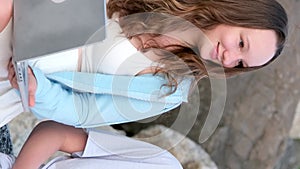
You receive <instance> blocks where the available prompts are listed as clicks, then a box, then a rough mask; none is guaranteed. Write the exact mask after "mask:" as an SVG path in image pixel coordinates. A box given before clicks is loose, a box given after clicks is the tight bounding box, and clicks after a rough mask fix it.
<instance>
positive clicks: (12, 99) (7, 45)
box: [0, 20, 23, 127]
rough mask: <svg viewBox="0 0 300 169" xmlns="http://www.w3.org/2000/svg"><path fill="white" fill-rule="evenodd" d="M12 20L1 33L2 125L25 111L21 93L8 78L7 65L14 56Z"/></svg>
mask: <svg viewBox="0 0 300 169" xmlns="http://www.w3.org/2000/svg"><path fill="white" fill-rule="evenodd" d="M11 36H12V20H10V21H9V23H8V25H7V26H6V28H5V29H4V30H3V31H2V32H1V33H0V103H1V104H0V127H1V126H3V125H5V124H6V123H8V122H9V121H10V120H11V119H13V118H14V117H16V116H17V115H18V114H19V113H21V112H22V111H23V107H22V104H21V101H20V97H19V95H18V94H17V93H16V91H15V90H14V89H13V88H12V87H11V85H10V83H9V80H8V71H7V65H8V62H9V60H10V58H11V56H12V46H11Z"/></svg>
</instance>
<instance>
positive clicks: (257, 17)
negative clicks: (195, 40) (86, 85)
mask: <svg viewBox="0 0 300 169" xmlns="http://www.w3.org/2000/svg"><path fill="white" fill-rule="evenodd" d="M145 12H146V13H148V14H149V13H150V14H151V13H159V14H161V16H160V17H155V15H147V17H143V16H142V15H137V14H139V13H145ZM107 14H108V17H109V18H112V17H113V16H115V15H117V17H118V18H121V19H120V20H119V23H120V26H121V28H122V30H123V33H124V34H125V35H126V36H127V37H128V38H132V37H138V36H139V34H138V33H137V32H145V31H146V32H148V33H149V34H150V35H151V36H153V37H155V36H159V35H157V34H155V32H160V33H162V34H163V33H166V32H169V31H174V30H185V29H187V26H186V23H185V22H179V21H178V19H170V17H168V16H176V17H179V18H182V20H185V21H187V22H189V23H191V24H193V25H194V26H196V27H198V28H200V29H201V30H210V29H213V28H214V27H216V26H217V25H219V24H226V25H231V26H239V27H246V28H255V29H269V30H274V31H275V32H276V35H277V51H276V53H275V55H274V57H273V58H272V59H271V60H270V61H269V62H268V63H267V64H265V65H268V64H269V63H271V62H272V61H273V60H275V59H276V58H277V57H278V56H279V55H280V53H281V52H282V50H283V47H284V44H285V41H286V38H287V32H288V31H287V30H288V28H287V24H288V18H287V14H286V12H285V10H284V8H283V7H282V6H281V5H280V4H279V3H278V2H277V1H276V0H166V1H164V0H109V2H108V4H107ZM135 15H136V16H135ZM128 16H133V17H129V18H131V19H127V17H128ZM141 16H142V17H141ZM162 16H165V17H162ZM157 47H159V46H157V45H153V46H152V48H157ZM196 51H197V50H195V49H194V48H193V47H191V46H190V47H189V46H178V45H177V46H175V48H173V50H169V51H168V52H171V53H172V54H168V52H165V53H163V54H162V55H163V56H164V57H162V59H161V61H160V62H161V63H162V64H163V65H164V67H163V68H159V69H158V70H157V72H163V73H166V74H168V77H176V76H178V77H180V76H181V77H186V76H193V77H195V78H196V81H198V80H200V79H201V78H203V77H205V76H208V70H207V66H204V64H206V63H205V61H204V60H203V59H201V58H200V57H198V55H197V52H196ZM174 55H175V56H176V57H177V58H178V59H176V58H174ZM182 60H183V61H184V62H185V64H186V65H188V67H189V70H187V69H186V68H185V67H186V65H182V64H180V62H181V63H182ZM265 65H263V66H258V67H251V68H224V71H225V74H226V77H229V76H232V75H235V74H239V73H241V72H247V71H251V70H255V69H258V68H261V67H264V66H265ZM220 71H221V72H222V71H223V69H222V70H221V69H220ZM214 72H218V69H217V68H215V70H214ZM217 74H218V73H216V75H217ZM173 82H174V79H173ZM175 82H176V80H175ZM175 86H176V85H175Z"/></svg>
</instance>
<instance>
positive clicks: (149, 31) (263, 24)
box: [10, 0, 287, 127]
mask: <svg viewBox="0 0 300 169" xmlns="http://www.w3.org/2000/svg"><path fill="white" fill-rule="evenodd" d="M107 12H108V17H109V18H111V20H110V24H109V25H108V26H107V27H108V28H107V30H108V39H106V41H104V42H103V43H101V44H97V45H94V46H92V47H87V48H86V49H84V50H83V56H82V58H81V70H80V71H81V73H75V72H74V73H70V72H65V73H58V74H51V75H47V76H45V75H44V74H43V72H41V71H39V70H38V69H35V68H34V67H33V68H32V71H29V72H30V79H31V80H30V84H31V89H32V90H31V91H32V92H31V93H32V94H31V95H30V96H32V98H31V99H30V100H31V106H32V108H31V110H32V112H34V113H35V114H36V115H37V116H38V117H40V118H47V119H52V120H55V121H58V122H61V123H65V124H69V125H73V126H78V127H93V126H99V125H107V124H116V123H123V122H129V121H135V120H140V119H144V118H147V117H151V116H155V115H158V114H161V113H163V112H166V111H168V110H170V109H174V108H175V107H177V106H179V105H180V104H181V103H182V102H183V101H187V97H188V93H189V86H193V84H190V83H191V82H193V83H194V84H195V83H197V81H199V80H200V79H201V78H203V77H205V76H208V75H209V73H210V72H213V73H211V74H214V75H218V72H222V70H223V68H224V70H223V72H225V74H226V76H232V75H234V74H238V73H241V72H246V71H250V70H254V69H258V68H260V67H263V66H266V65H268V64H269V63H271V62H272V61H273V60H274V59H275V58H277V57H278V55H279V54H280V53H281V51H282V49H283V46H284V42H285V40H286V36H287V15H286V13H285V10H284V9H283V8H282V6H281V5H280V4H279V3H278V2H277V1H275V0H254V1H248V0H241V1H235V0H221V1H213V0H211V1H198V0H170V1H161V0H153V1H149V0H140V1H135V0H128V1H118V0H110V1H109V2H108V4H107ZM218 65H222V66H218ZM10 70H11V75H10V78H11V82H12V85H13V86H14V87H17V85H16V83H15V80H13V79H14V78H13V77H14V74H13V69H12V67H10ZM145 74H146V75H145ZM151 74H153V75H154V76H152V75H151ZM120 75H126V76H120ZM137 75H138V76H137ZM129 82H130V83H129ZM141 84H142V85H141ZM72 90H73V91H74V92H73V91H72ZM155 91H156V92H155ZM157 91H160V92H157ZM162 96H164V97H162ZM34 97H35V99H34ZM33 105H34V106H33ZM149 106H150V107H149ZM141 112H143V113H141Z"/></svg>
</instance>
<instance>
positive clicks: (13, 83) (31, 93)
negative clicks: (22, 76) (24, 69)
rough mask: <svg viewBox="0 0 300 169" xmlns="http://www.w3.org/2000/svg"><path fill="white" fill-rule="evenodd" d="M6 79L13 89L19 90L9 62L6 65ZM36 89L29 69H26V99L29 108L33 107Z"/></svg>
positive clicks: (13, 69) (34, 80)
mask: <svg viewBox="0 0 300 169" xmlns="http://www.w3.org/2000/svg"><path fill="white" fill-rule="evenodd" d="M8 79H9V81H10V84H11V86H12V87H13V88H15V89H19V85H18V82H17V77H16V73H15V68H14V65H13V63H12V61H11V60H10V61H9V63H8ZM36 88H37V82H36V79H35V76H34V74H33V72H32V70H31V68H30V67H29V68H28V97H29V98H28V101H29V106H30V107H33V106H34V105H35V92H36Z"/></svg>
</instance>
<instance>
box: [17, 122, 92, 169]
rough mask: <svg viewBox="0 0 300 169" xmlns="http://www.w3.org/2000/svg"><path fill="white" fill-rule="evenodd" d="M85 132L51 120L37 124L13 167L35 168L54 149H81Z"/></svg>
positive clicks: (68, 150)
mask: <svg viewBox="0 0 300 169" xmlns="http://www.w3.org/2000/svg"><path fill="white" fill-rule="evenodd" d="M86 140H87V134H86V133H85V132H84V131H83V130H82V129H78V128H74V127H72V126H67V125H63V124H60V123H56V122H53V121H45V122H42V123H40V124H38V125H37V126H36V127H35V128H34V129H33V131H32V132H31V134H30V136H29V138H28V139H27V141H26V142H25V144H24V146H23V148H22V150H21V152H20V154H19V156H18V157H17V159H16V162H15V164H14V166H13V169H19V168H20V169H21V168H22V169H27V168H28V169H29V168H30V169H36V168H38V167H39V166H40V165H41V164H42V163H43V162H45V160H47V159H48V158H49V157H51V155H53V154H54V153H55V152H56V151H58V150H60V151H64V152H67V153H73V152H77V151H83V149H84V147H85V144H86Z"/></svg>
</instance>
